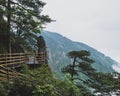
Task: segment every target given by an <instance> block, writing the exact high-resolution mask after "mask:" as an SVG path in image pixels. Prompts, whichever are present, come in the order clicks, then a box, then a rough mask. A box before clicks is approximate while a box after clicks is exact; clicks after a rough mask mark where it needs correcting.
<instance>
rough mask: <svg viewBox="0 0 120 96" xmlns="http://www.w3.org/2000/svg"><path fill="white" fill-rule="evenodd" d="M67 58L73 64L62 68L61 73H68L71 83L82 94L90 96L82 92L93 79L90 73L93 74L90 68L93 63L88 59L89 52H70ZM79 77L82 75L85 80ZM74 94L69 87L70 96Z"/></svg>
mask: <svg viewBox="0 0 120 96" xmlns="http://www.w3.org/2000/svg"><path fill="white" fill-rule="evenodd" d="M68 56H69V57H70V58H73V63H72V64H69V65H67V66H66V67H64V68H63V69H62V72H64V73H69V74H70V76H71V79H70V80H71V82H73V83H74V84H76V86H81V87H79V88H80V89H81V90H82V93H83V94H84V93H85V92H86V93H87V94H89V95H90V93H89V92H87V90H86V91H85V90H84V91H83V89H85V88H84V87H85V86H88V85H87V83H88V82H91V80H92V79H93V78H92V73H94V72H95V69H94V68H92V66H91V64H92V63H94V61H93V60H92V59H90V52H89V51H86V50H81V51H71V52H69V53H68ZM80 75H83V76H84V77H85V78H80ZM83 84H84V85H83ZM74 93H75V92H74V91H73V88H72V87H71V94H70V96H74ZM83 94H82V95H83Z"/></svg>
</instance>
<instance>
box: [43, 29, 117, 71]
mask: <svg viewBox="0 0 120 96" xmlns="http://www.w3.org/2000/svg"><path fill="white" fill-rule="evenodd" d="M41 35H42V36H43V37H44V39H45V42H46V46H47V48H48V50H49V57H50V58H49V65H50V67H51V68H52V70H53V72H61V68H63V67H64V66H66V65H67V64H69V63H71V62H70V61H71V60H70V59H69V58H68V57H67V56H66V54H67V53H68V52H70V51H73V50H88V51H90V53H91V58H92V59H93V60H95V64H93V67H94V68H95V69H97V70H98V71H102V72H113V71H114V69H113V68H112V66H113V65H114V64H118V63H117V62H116V61H115V60H113V59H111V58H110V57H108V56H106V55H104V54H103V53H101V52H99V51H98V50H96V49H95V48H92V47H90V46H89V45H87V44H84V43H81V42H76V41H72V40H70V39H68V38H67V37H64V36H62V35H60V34H58V33H55V32H50V31H43V32H42V34H41Z"/></svg>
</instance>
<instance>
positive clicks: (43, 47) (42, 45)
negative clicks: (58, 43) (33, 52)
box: [37, 36, 48, 64]
mask: <svg viewBox="0 0 120 96" xmlns="http://www.w3.org/2000/svg"><path fill="white" fill-rule="evenodd" d="M37 46H38V53H42V56H41V58H42V59H43V60H42V61H43V62H41V61H40V60H38V61H39V63H45V64H48V60H47V51H46V44H45V40H44V38H43V36H39V37H38V39H37ZM39 55H40V54H38V57H40V56H39Z"/></svg>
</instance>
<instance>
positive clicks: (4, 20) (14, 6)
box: [0, 0, 52, 51]
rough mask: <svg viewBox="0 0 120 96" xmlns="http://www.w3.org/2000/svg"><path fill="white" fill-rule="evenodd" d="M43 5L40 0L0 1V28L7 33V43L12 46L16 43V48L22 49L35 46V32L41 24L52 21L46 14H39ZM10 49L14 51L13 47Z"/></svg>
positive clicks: (29, 48)
mask: <svg viewBox="0 0 120 96" xmlns="http://www.w3.org/2000/svg"><path fill="white" fill-rule="evenodd" d="M44 5H45V3H44V2H42V1H40V0H34V1H33V0H15V1H14V0H2V1H0V18H1V20H0V29H1V28H2V31H5V32H7V35H9V37H8V38H7V39H8V41H9V42H8V43H7V44H8V45H9V43H11V44H12V46H13V47H15V45H16V46H17V48H18V49H19V48H21V49H24V50H32V49H33V48H31V45H33V46H35V47H34V48H36V41H35V40H36V38H37V36H36V35H35V34H36V33H40V32H41V30H42V29H43V25H45V24H46V23H50V22H51V21H52V20H51V19H50V18H49V16H48V15H43V14H41V12H42V8H43V7H44ZM3 24H4V27H3ZM5 25H6V27H5ZM2 31H0V34H1V33H2ZM9 47H10V46H9ZM17 48H16V50H17ZM12 50H13V51H16V50H15V49H14V48H13V49H12ZM18 51H19V50H18Z"/></svg>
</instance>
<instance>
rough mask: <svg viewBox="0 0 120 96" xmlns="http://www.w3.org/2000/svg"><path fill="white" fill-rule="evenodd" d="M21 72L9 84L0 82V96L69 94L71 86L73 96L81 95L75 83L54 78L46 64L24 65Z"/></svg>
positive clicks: (66, 95) (68, 95)
mask: <svg viewBox="0 0 120 96" xmlns="http://www.w3.org/2000/svg"><path fill="white" fill-rule="evenodd" d="M21 72H22V73H24V75H23V76H22V77H19V78H16V79H14V80H13V81H12V82H11V83H10V84H9V83H8V82H7V81H6V83H3V82H1V83H0V92H1V91H2V93H0V96H70V92H71V87H72V88H73V89H74V92H75V94H74V96H81V95H80V94H81V93H80V91H79V88H77V86H76V85H75V84H73V83H72V82H70V81H69V80H67V79H64V80H63V81H62V80H58V79H56V78H54V77H53V75H52V72H51V71H50V68H49V67H48V66H47V65H42V66H41V67H40V68H35V69H29V68H28V67H27V66H24V67H23V68H22V69H21ZM6 85H7V87H6ZM6 90H7V92H6ZM4 94H5V95H4Z"/></svg>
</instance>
